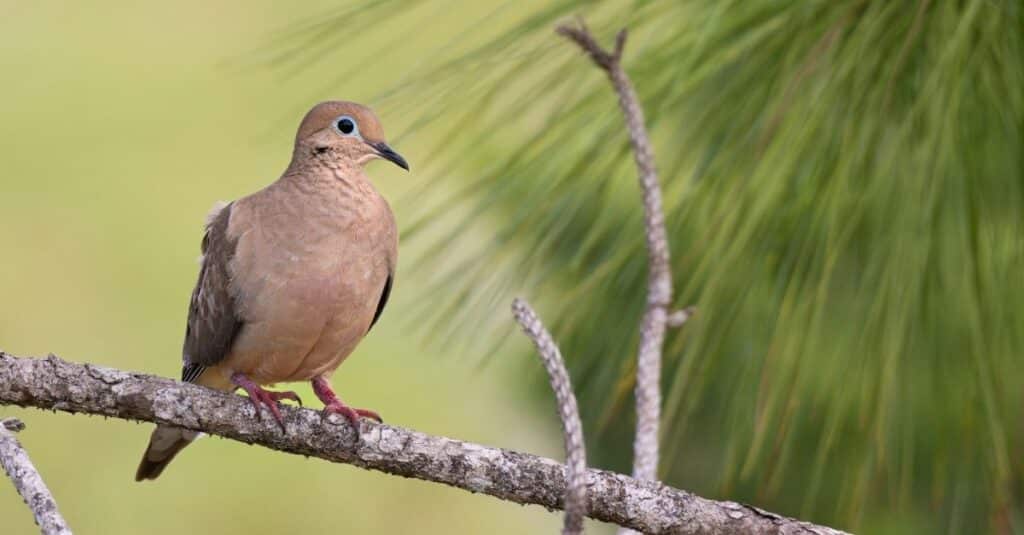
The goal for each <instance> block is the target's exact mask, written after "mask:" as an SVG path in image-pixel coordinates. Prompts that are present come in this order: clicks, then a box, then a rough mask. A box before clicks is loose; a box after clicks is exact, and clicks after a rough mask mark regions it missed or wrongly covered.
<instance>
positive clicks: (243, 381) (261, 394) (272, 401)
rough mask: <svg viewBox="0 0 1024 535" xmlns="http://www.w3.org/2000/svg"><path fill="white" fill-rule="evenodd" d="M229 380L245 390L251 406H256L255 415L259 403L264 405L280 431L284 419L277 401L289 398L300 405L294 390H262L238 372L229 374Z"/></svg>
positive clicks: (258, 413) (257, 412) (258, 410)
mask: <svg viewBox="0 0 1024 535" xmlns="http://www.w3.org/2000/svg"><path fill="white" fill-rule="evenodd" d="M231 382H232V383H234V384H235V385H236V386H238V387H240V388H242V389H243V390H245V393H246V394H249V401H251V402H252V406H253V407H255V408H256V416H259V415H260V414H261V413H260V404H263V405H266V406H267V407H268V408H269V409H270V412H271V413H272V414H273V415H274V419H275V420H277V423H278V425H280V426H281V431H284V419H283V418H282V417H281V409H280V408H278V406H277V405H278V402H279V401H280V400H282V399H290V400H292V401H295V402H297V403H298V404H299V405H302V400H301V399H299V395H298V394H296V393H295V392H292V391H290V390H289V391H286V392H271V391H269V390H264V389H263V388H262V387H261V386H260V385H258V384H256V383H255V382H254V381H253V380H252V379H249V378H248V377H246V376H245V375H244V374H242V373H239V372H235V373H233V374H231Z"/></svg>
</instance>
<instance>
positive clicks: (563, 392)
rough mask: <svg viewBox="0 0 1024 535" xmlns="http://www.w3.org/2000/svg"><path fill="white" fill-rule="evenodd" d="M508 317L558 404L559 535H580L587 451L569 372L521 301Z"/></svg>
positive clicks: (553, 346) (531, 311) (583, 508)
mask: <svg viewBox="0 0 1024 535" xmlns="http://www.w3.org/2000/svg"><path fill="white" fill-rule="evenodd" d="M512 313H513V315H515V318H516V321H517V322H519V326H520V327H522V328H523V332H525V333H526V335H527V336H529V337H530V340H533V345H535V346H536V347H537V352H538V353H540V359H541V361H543V362H544V369H545V370H547V372H548V380H549V381H550V383H551V389H552V390H554V391H555V401H556V402H557V403H558V416H559V417H560V418H561V420H562V432H563V434H564V436H565V464H566V480H567V485H568V488H567V489H566V492H565V524H564V526H563V528H562V534H563V535H580V534H582V533H583V515H585V514H586V512H587V511H586V504H587V451H586V447H585V442H584V441H583V423H582V422H581V421H580V410H579V407H578V406H577V405H576V396H575V395H574V394H573V390H572V383H571V382H570V380H569V372H568V370H566V369H565V361H564V360H563V359H562V352H561V351H559V350H558V346H557V345H555V341H554V340H553V339H552V338H551V334H550V333H548V331H547V329H545V328H544V324H543V323H541V321H540V318H539V317H538V316H537V313H536V312H534V311H533V309H532V308H530V304H529V303H527V302H526V301H524V300H522V299H516V300H514V301H513V302H512Z"/></svg>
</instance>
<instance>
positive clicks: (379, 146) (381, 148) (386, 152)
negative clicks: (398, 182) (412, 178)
mask: <svg viewBox="0 0 1024 535" xmlns="http://www.w3.org/2000/svg"><path fill="white" fill-rule="evenodd" d="M370 146H372V147H373V148H374V149H375V150H376V151H377V155H378V156H380V157H381V158H384V159H385V160H389V161H391V162H393V163H394V164H395V165H397V166H398V167H401V168H402V169H405V170H406V171H408V170H409V164H408V163H406V161H405V158H402V155H401V154H398V153H397V152H395V151H394V149H392V148H391V147H389V146H388V144H387V143H384V142H383V141H381V142H379V143H371V144H370Z"/></svg>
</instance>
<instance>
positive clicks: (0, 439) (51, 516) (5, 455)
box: [0, 353, 71, 535]
mask: <svg viewBox="0 0 1024 535" xmlns="http://www.w3.org/2000/svg"><path fill="white" fill-rule="evenodd" d="M0 354H2V353H0ZM24 428H25V424H23V423H21V421H20V420H18V419H16V418H7V419H5V420H3V421H2V422H0V465H2V466H3V467H4V471H5V472H7V477H9V478H11V481H12V482H13V483H14V488H15V489H17V490H18V494H20V495H21V499H23V500H25V504H26V505H28V507H29V509H31V510H32V514H33V515H34V516H35V519H36V525H37V526H39V531H40V533H42V534H43V535H71V530H70V529H68V525H67V523H66V522H64V517H62V516H61V514H60V511H58V510H57V502H56V500H54V499H53V494H51V493H50V489H49V488H47V487H46V483H45V482H43V477H42V476H41V475H39V471H38V470H36V467H35V465H34V464H32V460H31V459H29V457H28V453H27V452H26V451H25V448H23V447H21V443H20V442H18V439H17V438H15V436H14V433H15V432H17V431H21V430H22V429H24Z"/></svg>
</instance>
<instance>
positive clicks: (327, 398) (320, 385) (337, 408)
mask: <svg viewBox="0 0 1024 535" xmlns="http://www.w3.org/2000/svg"><path fill="white" fill-rule="evenodd" d="M313 392H315V393H316V397H318V398H320V401H322V402H323V403H324V411H323V415H324V416H326V415H328V414H330V413H332V412H333V413H336V414H340V415H342V416H344V417H345V419H346V420H348V422H349V423H350V424H352V428H353V429H355V430H356V433H359V417H360V416H363V417H366V418H372V419H374V420H377V421H378V422H383V421H384V420H382V419H381V417H380V415H379V414H377V413H376V412H374V411H371V410H368V409H355V408H352V407H349V406H348V405H345V404H344V403H342V401H341V400H340V399H338V396H336V395H334V390H331V385H330V384H329V383H328V382H327V379H324V378H323V377H317V378H315V379H313Z"/></svg>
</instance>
